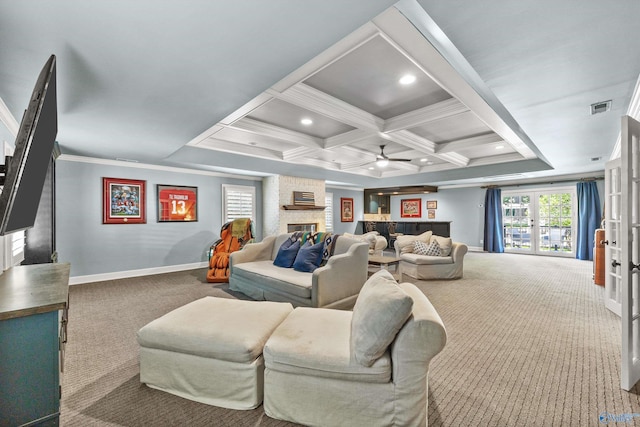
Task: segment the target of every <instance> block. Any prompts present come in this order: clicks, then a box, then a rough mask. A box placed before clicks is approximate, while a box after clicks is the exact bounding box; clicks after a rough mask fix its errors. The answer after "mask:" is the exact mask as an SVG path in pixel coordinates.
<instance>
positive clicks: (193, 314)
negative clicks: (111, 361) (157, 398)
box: [138, 297, 293, 409]
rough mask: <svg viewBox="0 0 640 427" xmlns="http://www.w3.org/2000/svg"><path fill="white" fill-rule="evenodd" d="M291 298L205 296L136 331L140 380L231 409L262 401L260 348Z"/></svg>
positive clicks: (196, 399)
mask: <svg viewBox="0 0 640 427" xmlns="http://www.w3.org/2000/svg"><path fill="white" fill-rule="evenodd" d="M291 311H293V306H292V305H291V304H289V303H281V302H270V301H240V300H233V299H226V298H215V297H205V298H202V299H199V300H197V301H194V302H191V303H189V304H186V305H184V306H182V307H180V308H177V309H175V310H173V311H171V312H169V313H167V314H165V315H164V316H162V317H160V318H158V319H156V320H154V321H152V322H151V323H149V324H147V325H146V326H144V327H143V328H142V329H140V330H139V331H138V343H139V344H140V381H141V382H142V383H145V384H147V385H148V386H149V387H152V388H155V389H158V390H163V391H166V392H168V393H172V394H175V395H177V396H180V397H184V398H186V399H191V400H195V401H197V402H201V403H206V404H209V405H215V406H221V407H224V408H230V409H253V408H256V407H257V406H259V405H260V403H262V396H263V381H264V378H263V376H264V360H263V358H262V349H263V347H264V344H265V342H266V341H267V339H268V338H269V336H270V335H271V333H272V332H273V331H274V329H276V327H277V326H278V325H279V324H280V323H281V322H282V321H283V320H284V319H285V318H286V317H287V315H288V314H289V313H290V312H291Z"/></svg>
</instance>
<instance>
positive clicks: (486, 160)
mask: <svg viewBox="0 0 640 427" xmlns="http://www.w3.org/2000/svg"><path fill="white" fill-rule="evenodd" d="M524 159H525V157H524V156H523V155H521V154H520V153H507V154H501V155H499V156H491V157H479V158H477V159H472V160H471V161H469V165H468V166H483V165H493V164H496V163H506V162H516V161H519V160H524Z"/></svg>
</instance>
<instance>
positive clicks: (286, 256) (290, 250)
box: [273, 239, 300, 268]
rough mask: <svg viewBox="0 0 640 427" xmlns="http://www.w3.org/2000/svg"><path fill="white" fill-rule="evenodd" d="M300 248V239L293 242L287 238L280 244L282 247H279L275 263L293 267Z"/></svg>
mask: <svg viewBox="0 0 640 427" xmlns="http://www.w3.org/2000/svg"><path fill="white" fill-rule="evenodd" d="M299 250H300V242H299V241H298V240H296V241H295V242H293V243H291V242H289V239H287V240H285V241H284V243H283V244H282V245H281V246H280V249H278V254H277V255H276V259H274V260H273V265H276V266H278V267H284V268H291V266H292V265H293V261H295V259H296V255H298V251H299Z"/></svg>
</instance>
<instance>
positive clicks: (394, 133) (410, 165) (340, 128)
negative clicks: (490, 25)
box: [189, 8, 544, 178]
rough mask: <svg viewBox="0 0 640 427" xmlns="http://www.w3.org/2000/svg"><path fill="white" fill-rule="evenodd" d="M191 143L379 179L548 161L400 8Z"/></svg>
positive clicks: (353, 35) (307, 64)
mask: <svg viewBox="0 0 640 427" xmlns="http://www.w3.org/2000/svg"><path fill="white" fill-rule="evenodd" d="M405 76H406V78H410V79H411V80H414V81H411V82H410V83H405V84H403V83H402V82H401V81H400V80H401V79H402V78H403V77H405ZM523 136H524V137H523ZM189 145H191V146H194V147H198V148H206V149H210V150H216V151H226V152H231V153H242V154H244V155H247V156H254V157H259V158H263V159H268V160H278V161H284V162H288V163H293V164H297V165H308V166H313V167H321V168H323V169H328V170H335V171H341V172H347V173H350V174H357V175H361V176H365V177H375V178H388V177H398V176H406V175H416V174H422V173H428V172H436V171H443V170H449V169H461V168H468V167H473V166H480V165H495V164H499V163H508V162H518V161H522V160H529V159H541V160H544V158H543V157H542V156H541V155H540V154H539V153H536V151H534V150H535V146H533V144H532V143H531V141H529V140H528V138H526V135H517V134H516V133H515V132H513V130H512V129H510V128H509V125H508V124H507V123H506V122H505V121H504V119H503V118H502V117H501V116H500V115H499V114H498V113H497V112H496V111H495V110H494V109H493V107H492V106H491V105H490V104H489V103H488V102H487V101H486V100H484V99H483V98H482V97H481V95H480V94H479V93H478V92H477V91H476V90H475V88H473V87H472V86H471V85H470V84H469V83H468V82H467V81H466V80H465V76H461V75H460V73H459V71H458V70H456V69H454V68H453V66H452V65H451V64H450V63H448V62H447V60H446V59H445V58H444V57H443V56H442V55H441V54H440V53H439V52H438V51H437V49H436V47H434V45H432V44H431V43H430V42H429V40H427V38H425V36H424V35H423V34H422V33H421V32H420V31H419V29H418V28H416V26H414V24H412V22H411V21H409V19H407V18H406V17H405V16H404V15H403V14H402V13H401V12H400V11H399V10H398V9H396V8H391V9H389V10H387V11H386V12H384V13H383V14H381V15H379V16H378V17H376V18H375V19H374V20H373V21H371V22H369V23H367V24H366V25H364V26H363V27H361V28H359V29H358V30H357V31H355V32H353V33H352V34H350V35H349V36H347V37H345V38H344V39H342V40H341V41H340V42H338V43H336V44H335V45H333V46H331V47H330V48H328V49H327V50H325V51H324V52H322V53H321V54H320V55H318V56H316V57H315V58H314V59H312V60H311V61H309V62H308V63H306V64H305V65H303V66H302V67H300V68H298V69H297V70H296V71H294V72H292V73H291V74H289V75H288V76H287V77H285V78H284V79H282V80H280V81H279V82H277V83H276V84H274V85H273V86H271V87H270V88H269V89H267V90H266V91H264V92H263V93H261V94H260V95H258V96H257V97H256V98H254V99H253V100H251V101H250V102H248V103H247V104H245V105H243V106H241V107H240V108H239V109H238V110H236V111H235V112H234V113H232V114H231V115H229V116H227V117H226V118H224V119H223V120H221V121H220V122H218V123H217V124H216V125H214V126H213V127H211V128H210V129H209V130H208V131H206V132H204V133H203V134H202V135H200V136H199V137H197V138H195V139H194V140H193V141H191V142H190V143H189ZM532 148H533V149H532ZM382 150H384V156H386V157H388V159H389V160H390V161H387V162H382V163H381V162H377V160H378V157H381V156H382ZM399 159H400V160H399Z"/></svg>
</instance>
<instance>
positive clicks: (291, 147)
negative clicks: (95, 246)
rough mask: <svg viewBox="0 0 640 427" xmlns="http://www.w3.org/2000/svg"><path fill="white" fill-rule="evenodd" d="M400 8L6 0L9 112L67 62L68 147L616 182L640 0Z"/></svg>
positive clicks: (239, 165)
mask: <svg viewBox="0 0 640 427" xmlns="http://www.w3.org/2000/svg"><path fill="white" fill-rule="evenodd" d="M558 3H560V4H558ZM393 4H394V2H393V1H382V0H377V1H372V0H359V1H355V2H350V3H349V7H348V8H347V7H345V5H344V2H340V1H338V0H329V1H323V2H299V1H295V0H280V1H275V2H268V4H267V2H259V1H257V0H256V1H244V2H225V3H222V2H208V1H204V0H203V1H190V2H188V3H185V2H178V1H166V2H162V3H161V6H158V4H157V3H156V2H153V1H151V0H143V1H137V2H126V1H124V0H122V1H115V2H114V1H109V2H106V1H96V2H90V3H86V4H84V3H80V4H79V3H78V2H75V1H72V0H62V1H56V2H54V1H41V2H33V1H24V2H18V1H2V2H0V40H1V41H0V99H2V101H4V103H5V104H6V107H7V110H6V111H4V110H3V109H2V108H1V105H0V119H1V121H3V122H5V124H7V125H8V126H9V127H12V126H11V123H10V121H11V120H10V119H8V118H7V117H8V116H9V115H12V116H13V117H15V118H18V119H19V118H20V116H21V114H22V113H21V111H22V110H23V109H24V108H25V106H26V101H27V100H28V97H29V94H30V91H31V89H32V86H33V83H34V82H35V78H36V76H37V74H38V72H39V70H40V68H41V67H42V65H43V64H44V62H45V60H46V58H47V57H48V55H49V54H51V53H55V54H56V55H57V57H58V61H57V62H58V93H59V95H58V98H59V100H58V108H59V133H58V142H59V144H60V147H61V150H62V152H63V153H64V154H69V155H80V156H90V157H97V158H106V159H115V158H121V159H123V158H124V159H131V160H136V161H139V162H143V163H151V164H159V165H168V166H181V167H189V168H195V169H207V170H222V171H230V172H234V173H250V174H252V175H256V174H257V175H268V174H273V173H282V174H287V175H297V176H307V177H312V178H319V179H326V180H329V181H332V182H339V183H344V184H348V185H355V186H361V187H384V186H396V185H414V184H436V185H446V184H456V183H463V182H464V183H469V182H472V183H473V182H476V183H486V182H487V181H490V180H492V179H494V178H493V177H495V176H499V175H505V174H507V175H513V174H518V176H519V177H522V178H530V177H538V176H550V175H568V174H574V175H575V174H578V175H579V174H593V173H598V172H599V171H602V170H603V168H604V162H605V161H606V160H608V158H609V157H610V155H611V152H612V150H613V148H614V145H615V142H616V138H617V137H618V132H619V122H620V116H622V115H623V114H626V112H627V109H628V106H629V101H630V98H631V95H632V93H633V90H634V87H635V84H636V80H637V78H638V75H639V74H640V49H639V48H640V41H639V40H638V37H637V35H636V34H634V31H633V28H634V25H635V22H634V20H635V19H634V18H635V17H637V16H640V14H639V13H640V2H637V1H636V0H621V1H618V2H615V4H614V2H601V1H594V0H589V1H586V2H581V3H580V7H579V8H575V7H570V5H569V4H567V2H556V1H550V0H539V1H535V2H533V1H523V2H517V3H515V2H510V1H507V0H501V1H493V2H490V3H487V2H477V1H473V0H464V1H463V0H458V1H449V2H439V1H435V0H434V1H425V0H422V1H420V0H419V1H415V0H401V1H400V2H398V3H396V4H395V6H393V7H392V5H393ZM407 73H411V74H413V75H415V76H416V77H417V80H416V82H415V83H414V84H412V85H407V86H402V85H400V84H398V79H399V77H401V76H402V75H404V74H407ZM609 99H611V100H612V109H611V111H609V112H607V113H603V114H599V115H595V116H591V115H590V114H589V105H590V104H592V103H595V102H599V101H605V100H609ZM3 111H4V113H3ZM7 112H8V113H9V114H7ZM303 117H305V118H310V119H312V120H313V124H312V125H310V126H305V125H302V124H301V123H300V119H301V118H303ZM0 138H2V139H5V140H8V141H11V140H12V137H11V132H10V131H8V130H7V129H6V127H2V126H0ZM381 145H385V148H384V152H385V154H387V155H388V156H389V157H391V158H402V159H409V160H410V161H402V162H391V163H390V164H389V165H388V166H387V167H385V168H379V167H377V166H375V165H374V161H375V159H376V155H377V154H379V152H380V146H381ZM498 147H501V148H498ZM592 158H600V160H596V161H592ZM487 177H491V178H487ZM495 179H499V178H495Z"/></svg>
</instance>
